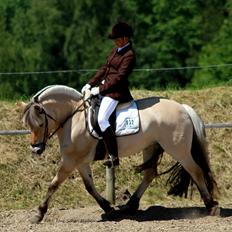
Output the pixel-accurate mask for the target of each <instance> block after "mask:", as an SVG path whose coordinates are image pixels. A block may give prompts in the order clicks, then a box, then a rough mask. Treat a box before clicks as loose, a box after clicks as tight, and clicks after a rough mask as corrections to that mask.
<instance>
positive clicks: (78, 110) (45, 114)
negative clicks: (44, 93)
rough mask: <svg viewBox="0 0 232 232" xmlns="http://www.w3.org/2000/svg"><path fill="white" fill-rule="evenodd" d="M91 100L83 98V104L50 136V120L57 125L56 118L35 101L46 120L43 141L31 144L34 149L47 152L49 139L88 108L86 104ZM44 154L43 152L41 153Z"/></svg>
mask: <svg viewBox="0 0 232 232" xmlns="http://www.w3.org/2000/svg"><path fill="white" fill-rule="evenodd" d="M89 99H90V98H87V99H83V98H82V100H83V101H82V103H81V104H80V105H79V106H78V107H77V108H76V109H75V110H74V111H73V112H72V113H71V114H70V115H68V116H67V117H66V118H65V119H64V120H63V122H61V123H59V125H58V126H57V128H56V129H55V130H54V131H53V132H52V133H50V134H48V132H49V131H48V118H50V119H51V120H53V121H54V122H56V123H57V120H56V119H55V118H53V117H52V116H51V115H50V114H48V113H47V112H46V111H45V109H44V108H43V105H42V104H41V103H39V102H36V101H34V103H37V104H39V105H40V106H41V111H40V112H39V114H43V115H44V118H45V126H44V135H43V141H42V142H40V143H35V144H31V147H32V148H38V147H40V148H41V149H42V151H44V150H45V147H46V142H47V140H48V139H50V138H52V137H53V135H55V134H56V133H57V131H58V130H59V129H61V128H63V127H64V124H65V123H66V122H67V121H68V120H69V119H70V118H72V117H73V116H74V115H75V114H76V113H77V112H81V111H83V110H85V109H86V108H87V107H88V106H87V105H86V102H88V101H89ZM82 106H84V109H81V107H82ZM41 153H42V152H41Z"/></svg>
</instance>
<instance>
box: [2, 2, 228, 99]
mask: <svg viewBox="0 0 232 232" xmlns="http://www.w3.org/2000/svg"><path fill="white" fill-rule="evenodd" d="M118 20H123V21H128V22H129V23H130V24H131V25H132V26H133V27H134V29H135V33H134V34H135V35H134V39H133V43H134V48H135V50H136V53H137V68H139V69H155V70H154V71H150V72H146V71H137V72H134V74H133V76H132V77H131V79H130V81H131V87H132V88H147V89H157V88H167V87H174V88H180V87H181V88H183V87H186V86H189V85H192V86H201V85H202V84H203V83H205V84H209V83H210V84H214V85H216V84H220V83H225V82H228V81H231V72H232V70H231V68H228V67H227V68H225V67H224V68H220V69H217V70H215V69H210V70H205V69H203V70H198V71H197V72H196V70H194V69H180V67H186V66H198V65H200V66H202V65H212V64H222V63H231V60H232V59H231V28H232V27H231V21H232V20H231V0H213V1H212V0H206V1H194V0H189V1H187V2H185V3H184V4H183V1H181V0H176V1H169V0H163V1H156V0H147V1H145V2H144V1H142V0H136V1H133V0H127V1H122V0H117V1H109V0H102V1H94V0H64V1H60V0H50V1H46V0H40V1H37V0H2V1H1V2H0V54H1V56H0V73H4V72H40V71H50V70H51V71H52V70H79V69H97V68H99V67H100V66H101V65H102V64H103V63H104V62H105V59H106V56H107V55H108V54H109V52H110V50H111V48H112V47H113V46H114V44H113V43H112V41H110V40H108V39H107V35H108V33H109V32H110V30H111V26H112V25H113V24H114V23H115V22H117V21H118ZM160 68H162V69H163V68H176V69H171V70H168V71H156V69H160ZM93 74H94V73H93V72H78V71H73V72H69V73H53V74H51V73H49V74H48V73H44V74H30V75H7V76H6V75H0V97H2V98H8V97H14V98H16V97H19V96H22V95H27V96H29V95H32V94H34V93H35V92H36V91H38V90H39V89H41V88H42V87H44V86H46V85H49V84H66V85H70V86H72V87H74V88H77V89H80V88H81V86H82V85H83V84H84V83H85V82H86V81H87V80H88V79H89V78H90V77H91V76H92V75H93Z"/></svg>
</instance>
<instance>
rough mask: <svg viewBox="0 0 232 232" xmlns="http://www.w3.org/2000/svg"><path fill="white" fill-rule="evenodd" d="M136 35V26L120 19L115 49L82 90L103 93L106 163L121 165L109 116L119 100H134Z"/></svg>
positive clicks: (115, 29) (112, 36) (115, 31)
mask: <svg viewBox="0 0 232 232" xmlns="http://www.w3.org/2000/svg"><path fill="white" fill-rule="evenodd" d="M132 36H133V29H132V27H131V26H130V25H128V24H127V23H125V22H118V23H117V24H115V25H114V26H113V27H112V32H111V34H109V35H108V38H109V39H112V40H114V42H115V45H116V47H115V48H113V50H112V52H111V53H110V55H109V56H108V58H107V61H106V63H105V64H104V65H103V66H102V67H101V68H100V69H99V71H97V73H96V74H95V76H94V77H93V78H92V79H91V80H90V81H89V82H88V83H87V84H86V85H85V86H84V87H83V88H82V90H81V92H82V93H83V94H84V92H85V91H86V90H90V91H91V94H92V95H97V94H100V95H102V96H103V98H102V101H101V105H100V108H99V115H98V123H99V126H100V129H101V131H102V137H103V140H104V143H105V145H106V148H107V151H108V154H109V158H110V159H109V160H108V161H106V162H105V165H111V164H112V165H113V166H118V165H119V159H118V146H117V140H116V137H115V134H114V131H113V130H112V128H111V126H110V123H109V118H110V116H111V114H112V113H113V111H114V110H115V108H116V106H117V105H118V103H124V102H128V101H131V100H132V99H133V97H132V96H131V93H130V91H129V87H128V86H129V82H128V76H129V75H130V74H131V72H132V71H133V68H134V66H135V60H136V59H135V53H134V51H133V49H132V43H131V40H130V38H131V37H132Z"/></svg>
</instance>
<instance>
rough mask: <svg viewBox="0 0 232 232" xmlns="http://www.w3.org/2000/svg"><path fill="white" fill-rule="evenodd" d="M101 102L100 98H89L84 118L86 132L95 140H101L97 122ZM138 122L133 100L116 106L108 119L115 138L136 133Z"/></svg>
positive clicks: (136, 108) (136, 109) (137, 113)
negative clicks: (85, 119)
mask: <svg viewBox="0 0 232 232" xmlns="http://www.w3.org/2000/svg"><path fill="white" fill-rule="evenodd" d="M101 100H102V98H101V97H100V96H94V97H92V98H91V100H90V107H89V108H88V111H87V117H86V118H87V127H88V131H89V133H90V134H91V135H92V136H93V137H95V138H97V139H102V132H101V129H100V127H99V125H98V121H97V117H98V112H99V107H100V104H101ZM139 121H140V120H139V112H138V107H137V104H136V101H134V100H132V101H130V102H127V103H120V104H118V106H117V107H116V110H115V111H114V112H113V113H112V115H111V117H110V119H109V122H110V125H111V127H112V128H113V130H114V131H115V135H116V136H117V137H119V136H124V135H131V134H135V133H138V131H139V129H140V128H139V125H140V124H139Z"/></svg>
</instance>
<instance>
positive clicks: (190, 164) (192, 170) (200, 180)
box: [181, 155, 218, 215]
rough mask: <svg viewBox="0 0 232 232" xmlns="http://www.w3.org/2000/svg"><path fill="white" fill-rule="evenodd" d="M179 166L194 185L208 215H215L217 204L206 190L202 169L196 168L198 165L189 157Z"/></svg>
mask: <svg viewBox="0 0 232 232" xmlns="http://www.w3.org/2000/svg"><path fill="white" fill-rule="evenodd" d="M181 164H182V165H183V167H184V168H185V170H186V171H187V172H188V173H189V174H190V175H191V177H192V178H193V180H194V182H195V183H196V185H197V187H198V189H199V191H200V194H201V197H202V199H203V201H204V203H205V206H206V208H207V209H208V211H209V213H210V214H211V215H215V214H216V213H217V212H216V210H217V209H218V202H217V201H214V199H213V196H212V195H211V194H210V192H209V190H208V188H207V185H206V181H205V178H204V173H203V171H202V169H201V168H200V167H199V166H198V164H196V162H195V161H194V160H193V158H192V156H191V155H189V158H188V159H185V160H184V161H182V162H181Z"/></svg>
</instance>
